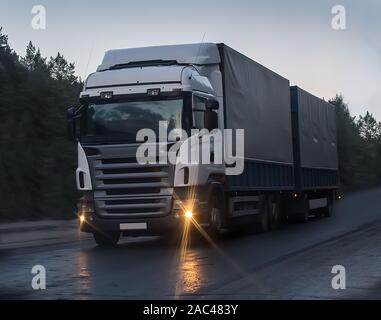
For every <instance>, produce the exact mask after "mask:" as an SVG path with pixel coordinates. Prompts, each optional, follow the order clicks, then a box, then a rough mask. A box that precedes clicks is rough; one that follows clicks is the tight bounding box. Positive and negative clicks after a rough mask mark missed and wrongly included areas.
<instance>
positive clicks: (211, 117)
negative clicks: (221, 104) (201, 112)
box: [205, 109, 218, 131]
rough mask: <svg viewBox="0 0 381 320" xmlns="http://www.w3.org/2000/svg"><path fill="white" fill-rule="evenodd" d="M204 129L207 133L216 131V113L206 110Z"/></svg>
mask: <svg viewBox="0 0 381 320" xmlns="http://www.w3.org/2000/svg"><path fill="white" fill-rule="evenodd" d="M205 127H206V129H208V130H209V131H212V130H214V129H218V115H217V112H215V111H213V110H211V109H207V110H206V112H205Z"/></svg>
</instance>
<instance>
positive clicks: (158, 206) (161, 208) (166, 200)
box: [96, 196, 171, 218]
mask: <svg viewBox="0 0 381 320" xmlns="http://www.w3.org/2000/svg"><path fill="white" fill-rule="evenodd" d="M96 207H97V211H98V212H99V214H100V215H102V216H107V217H122V216H124V217H126V216H128V217H131V218H134V217H139V218H141V217H151V216H163V215H166V214H167V213H168V212H169V210H170V208H171V197H167V196H166V197H160V198H134V199H127V198H125V199H116V200H101V199H100V200H96Z"/></svg>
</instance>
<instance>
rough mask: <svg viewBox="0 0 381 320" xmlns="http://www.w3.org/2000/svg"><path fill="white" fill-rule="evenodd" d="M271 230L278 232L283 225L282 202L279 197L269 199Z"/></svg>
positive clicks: (271, 196) (274, 196)
mask: <svg viewBox="0 0 381 320" xmlns="http://www.w3.org/2000/svg"><path fill="white" fill-rule="evenodd" d="M268 213H269V229H270V230H276V229H278V228H279V226H280V224H281V219H282V217H281V212H280V201H279V197H278V196H277V195H270V196H269V198H268Z"/></svg>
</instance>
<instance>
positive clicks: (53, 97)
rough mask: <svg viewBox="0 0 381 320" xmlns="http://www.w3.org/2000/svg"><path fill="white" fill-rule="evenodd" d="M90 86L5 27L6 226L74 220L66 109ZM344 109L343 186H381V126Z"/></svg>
mask: <svg viewBox="0 0 381 320" xmlns="http://www.w3.org/2000/svg"><path fill="white" fill-rule="evenodd" d="M82 86H83V83H82V81H81V79H79V78H78V77H77V76H76V75H75V65H74V63H70V62H68V61H67V60H66V59H65V58H64V56H63V55H62V54H60V53H57V55H56V56H55V57H50V58H49V59H48V58H46V57H43V55H42V54H41V52H40V49H38V48H36V47H35V46H34V45H33V44H32V43H31V42H30V43H29V44H28V46H27V48H26V54H25V56H20V55H18V54H17V53H16V52H15V51H14V50H13V49H12V48H11V47H10V46H9V43H8V37H7V36H6V35H5V34H3V33H2V32H1V29H0V200H1V206H0V220H1V221H8V220H20V219H29V220H30V219H40V218H73V217H74V206H75V204H76V201H77V198H78V193H77V192H76V189H75V176H74V172H75V169H76V165H77V159H76V145H75V143H73V142H72V141H69V140H68V139H67V134H66V121H67V120H66V108H67V107H68V106H73V105H78V104H79V101H78V97H79V93H80V91H81V89H82ZM330 102H331V103H332V104H334V105H335V106H336V112H337V135H338V153H339V166H340V183H341V188H342V190H344V191H354V190H358V189H364V188H371V187H374V186H379V185H381V123H380V122H377V121H376V119H375V118H374V117H373V116H372V114H370V113H369V112H367V113H366V114H365V115H363V116H359V117H358V118H356V117H353V116H351V114H350V112H349V109H348V106H347V104H346V103H345V102H344V99H343V97H342V96H341V95H337V96H336V97H335V98H333V99H332V100H330Z"/></svg>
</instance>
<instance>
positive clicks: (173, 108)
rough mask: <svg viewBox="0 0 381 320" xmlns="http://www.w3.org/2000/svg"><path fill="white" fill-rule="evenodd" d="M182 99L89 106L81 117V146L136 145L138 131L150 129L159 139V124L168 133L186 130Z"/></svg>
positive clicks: (158, 99) (147, 100) (146, 100)
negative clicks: (122, 142) (163, 123)
mask: <svg viewBox="0 0 381 320" xmlns="http://www.w3.org/2000/svg"><path fill="white" fill-rule="evenodd" d="M184 99H185V98H183V97H176V98H165V99H163V98H159V97H158V98H157V99H152V98H147V99H144V100H142V99H139V100H128V101H120V102H119V101H118V102H111V103H104V102H102V103H91V104H89V105H87V107H86V108H85V111H84V113H83V118H84V119H83V122H82V124H83V126H82V128H83V129H82V130H81V131H82V132H81V136H82V140H83V141H85V142H97V141H102V142H115V141H136V134H137V132H138V131H139V130H140V129H152V130H153V131H154V132H155V134H156V136H157V137H158V136H159V121H166V122H167V123H168V132H169V131H171V130H173V129H186V128H184V127H185V126H186V117H185V116H184Z"/></svg>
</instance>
